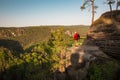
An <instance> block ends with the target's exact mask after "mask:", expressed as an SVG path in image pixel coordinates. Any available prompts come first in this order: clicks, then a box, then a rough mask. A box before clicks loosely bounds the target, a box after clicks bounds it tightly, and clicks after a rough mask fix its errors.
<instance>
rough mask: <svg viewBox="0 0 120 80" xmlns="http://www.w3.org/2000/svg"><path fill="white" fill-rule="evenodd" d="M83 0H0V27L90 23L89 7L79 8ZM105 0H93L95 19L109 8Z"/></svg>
mask: <svg viewBox="0 0 120 80" xmlns="http://www.w3.org/2000/svg"><path fill="white" fill-rule="evenodd" d="M83 1H84V0H0V27H25V26H40V25H90V24H91V8H90V7H88V8H87V9H86V10H81V9H80V6H81V5H82V4H83ZM104 1H105V0H95V4H96V5H98V9H97V11H96V14H95V19H97V18H99V17H100V15H101V14H102V13H104V12H106V11H108V10H109V6H108V5H106V4H103V3H104Z"/></svg>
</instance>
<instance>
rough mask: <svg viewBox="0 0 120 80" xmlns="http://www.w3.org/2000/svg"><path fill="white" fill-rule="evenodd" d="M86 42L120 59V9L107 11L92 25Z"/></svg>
mask: <svg viewBox="0 0 120 80" xmlns="http://www.w3.org/2000/svg"><path fill="white" fill-rule="evenodd" d="M84 44H90V45H96V46H98V47H99V48H100V49H101V50H102V51H103V52H104V53H106V54H107V55H109V56H111V57H114V58H115V59H118V60H120V11H113V12H106V13H104V14H103V15H102V16H101V17H100V18H99V19H98V20H96V21H95V22H94V23H93V25H92V26H91V27H90V29H89V31H88V33H87V39H86V41H85V43H84Z"/></svg>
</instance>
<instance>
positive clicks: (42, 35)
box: [0, 25, 89, 48]
mask: <svg viewBox="0 0 120 80" xmlns="http://www.w3.org/2000/svg"><path fill="white" fill-rule="evenodd" d="M58 27H63V29H64V30H65V31H66V30H69V31H71V32H75V31H77V32H78V33H79V34H80V35H81V36H82V37H85V35H86V32H87V30H88V28H89V27H88V26H84V25H77V26H31V27H19V28H17V27H10V28H5V27H1V28H0V39H6V40H15V41H18V42H19V43H20V44H21V45H22V46H23V48H26V47H29V46H30V45H32V44H35V43H38V42H40V41H44V40H47V39H48V37H49V36H50V32H51V30H54V29H57V28H58Z"/></svg>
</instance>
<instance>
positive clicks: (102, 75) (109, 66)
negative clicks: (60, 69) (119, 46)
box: [86, 61, 118, 80]
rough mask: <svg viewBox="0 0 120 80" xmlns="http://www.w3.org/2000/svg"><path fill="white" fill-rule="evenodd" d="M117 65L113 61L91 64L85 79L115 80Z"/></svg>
mask: <svg viewBox="0 0 120 80" xmlns="http://www.w3.org/2000/svg"><path fill="white" fill-rule="evenodd" d="M117 70H118V65H117V64H116V63H115V62H114V61H109V62H107V63H103V64H93V65H92V66H91V67H90V69H89V70H88V75H87V78H86V80H116V73H117Z"/></svg>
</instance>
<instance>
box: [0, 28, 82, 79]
mask: <svg viewBox="0 0 120 80" xmlns="http://www.w3.org/2000/svg"><path fill="white" fill-rule="evenodd" d="M80 42H81V40H80ZM73 44H74V41H73V38H72V37H70V36H68V35H66V34H65V31H64V29H63V28H56V29H54V30H53V31H52V32H51V35H50V37H49V40H47V41H43V42H39V43H38V44H34V45H32V46H30V47H29V48H27V49H26V50H25V53H24V54H22V53H20V54H17V55H18V56H15V55H14V53H11V51H10V50H8V49H7V48H4V47H0V80H52V79H53V77H54V75H53V73H54V72H55V71H56V70H58V69H60V68H61V67H63V66H65V64H64V63H65V62H66V59H65V58H64V57H65V51H66V48H67V47H69V46H72V45H73Z"/></svg>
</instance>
